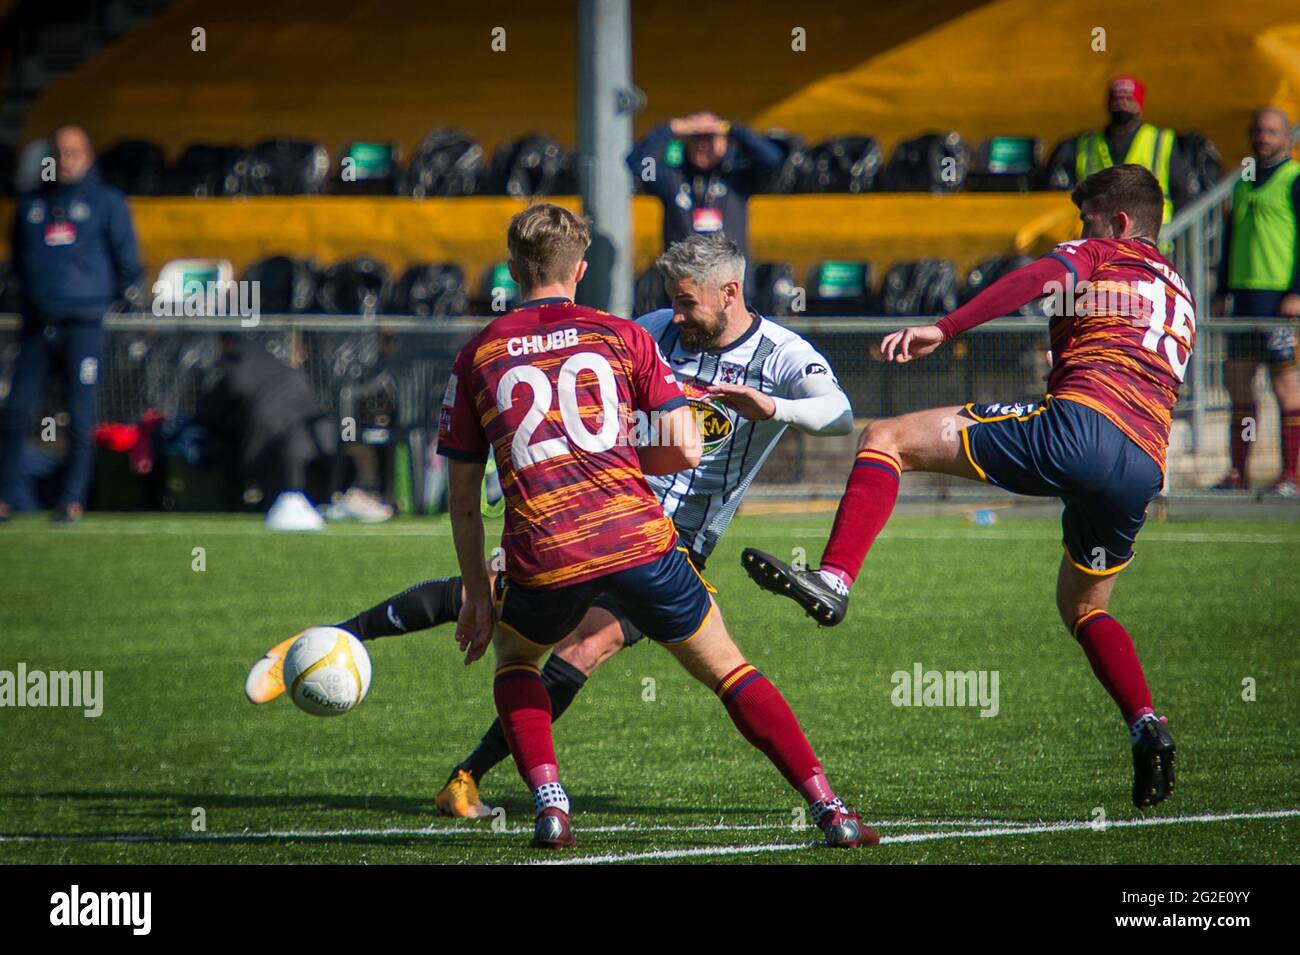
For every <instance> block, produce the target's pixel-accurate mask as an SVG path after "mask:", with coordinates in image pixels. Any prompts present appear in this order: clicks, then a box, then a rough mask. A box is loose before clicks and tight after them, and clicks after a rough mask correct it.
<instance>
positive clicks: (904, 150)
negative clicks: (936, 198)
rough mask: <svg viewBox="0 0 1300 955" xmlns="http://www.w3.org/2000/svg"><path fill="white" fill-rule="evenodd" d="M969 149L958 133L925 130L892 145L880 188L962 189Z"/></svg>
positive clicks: (969, 162)
mask: <svg viewBox="0 0 1300 955" xmlns="http://www.w3.org/2000/svg"><path fill="white" fill-rule="evenodd" d="M970 165H971V152H970V147H969V146H967V145H966V141H965V140H964V139H962V138H961V134H960V133H956V132H947V133H927V134H925V135H924V136H917V137H916V138H915V139H905V140H903V141H902V142H901V143H899V144H898V145H897V146H895V147H894V152H893V154H892V155H890V157H889V163H888V165H886V166H885V171H884V174H883V176H882V177H881V184H880V188H882V189H886V190H888V191H890V192H961V190H962V189H963V188H964V187H965V185H966V178H967V176H968V175H969V174H970Z"/></svg>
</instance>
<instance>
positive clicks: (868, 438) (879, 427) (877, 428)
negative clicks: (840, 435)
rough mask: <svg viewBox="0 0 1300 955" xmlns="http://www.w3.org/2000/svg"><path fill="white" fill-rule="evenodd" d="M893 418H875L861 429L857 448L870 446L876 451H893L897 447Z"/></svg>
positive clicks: (896, 430)
mask: <svg viewBox="0 0 1300 955" xmlns="http://www.w3.org/2000/svg"><path fill="white" fill-rule="evenodd" d="M896 421H897V419H895V418H877V419H876V420H875V421H873V422H871V423H870V424H868V425H867V426H866V427H865V428H863V429H862V436H861V437H860V438H859V439H858V450H859V451H865V450H866V449H867V448H871V449H873V450H876V451H887V452H890V453H893V452H894V451H896V450H897V447H898V428H897V426H896Z"/></svg>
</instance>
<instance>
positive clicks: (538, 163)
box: [491, 134, 577, 196]
mask: <svg viewBox="0 0 1300 955" xmlns="http://www.w3.org/2000/svg"><path fill="white" fill-rule="evenodd" d="M491 184H492V185H491V191H492V192H493V193H494V194H496V195H501V196H568V195H572V194H573V193H575V192H576V191H577V187H576V183H575V180H574V173H573V159H572V157H571V156H570V155H569V154H568V153H567V152H565V151H564V149H563V147H561V146H560V144H559V143H557V142H556V141H555V140H553V139H550V138H549V137H547V136H541V135H537V134H532V135H528V136H524V137H523V138H522V139H519V140H516V141H515V142H513V143H503V144H502V145H500V146H498V147H497V150H496V152H495V153H493V154H492V172H491Z"/></svg>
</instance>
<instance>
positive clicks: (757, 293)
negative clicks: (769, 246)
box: [745, 262, 798, 316]
mask: <svg viewBox="0 0 1300 955" xmlns="http://www.w3.org/2000/svg"><path fill="white" fill-rule="evenodd" d="M797 284H798V283H796V282H795V278H794V266H792V265H791V264H790V263H789V262H756V263H753V264H751V265H750V267H749V268H748V269H747V270H746V272H745V285H746V289H745V300H746V301H747V302H749V303H750V304H751V305H753V306H754V310H755V311H756V312H758V314H760V315H767V316H776V315H790V314H792V309H791V307H790V306H791V303H792V302H793V301H794V296H795V288H796V286H797Z"/></svg>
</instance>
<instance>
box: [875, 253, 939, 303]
mask: <svg viewBox="0 0 1300 955" xmlns="http://www.w3.org/2000/svg"><path fill="white" fill-rule="evenodd" d="M880 298H881V305H882V306H883V308H884V312H885V314H886V315H947V314H948V313H949V312H951V311H952V310H953V309H955V308H956V307H957V302H958V296H957V266H955V265H953V263H952V262H951V261H950V260H948V259H918V260H916V261H915V262H899V263H898V264H896V265H895V266H893V268H891V269H890V270H889V271H888V272H886V273H885V281H884V283H883V284H882V285H881V289H880Z"/></svg>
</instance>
